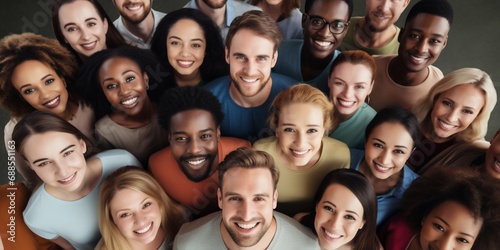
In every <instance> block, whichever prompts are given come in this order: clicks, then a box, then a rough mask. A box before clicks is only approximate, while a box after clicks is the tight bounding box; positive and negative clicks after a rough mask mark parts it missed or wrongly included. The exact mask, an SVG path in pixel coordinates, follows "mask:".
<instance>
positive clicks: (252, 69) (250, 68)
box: [244, 60, 257, 76]
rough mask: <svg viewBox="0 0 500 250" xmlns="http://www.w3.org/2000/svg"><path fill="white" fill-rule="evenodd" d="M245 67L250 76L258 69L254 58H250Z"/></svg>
mask: <svg viewBox="0 0 500 250" xmlns="http://www.w3.org/2000/svg"><path fill="white" fill-rule="evenodd" d="M244 69H245V74H247V75H249V76H251V75H254V73H255V71H256V69H257V65H256V62H253V61H252V60H248V62H247V63H246V65H245V68H244Z"/></svg>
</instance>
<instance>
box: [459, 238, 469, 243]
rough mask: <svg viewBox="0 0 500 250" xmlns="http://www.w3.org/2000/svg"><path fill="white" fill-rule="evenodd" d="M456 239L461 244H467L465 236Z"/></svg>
mask: <svg viewBox="0 0 500 250" xmlns="http://www.w3.org/2000/svg"><path fill="white" fill-rule="evenodd" d="M457 241H458V242H460V243H463V244H469V241H468V240H467V239H465V238H461V237H460V238H457Z"/></svg>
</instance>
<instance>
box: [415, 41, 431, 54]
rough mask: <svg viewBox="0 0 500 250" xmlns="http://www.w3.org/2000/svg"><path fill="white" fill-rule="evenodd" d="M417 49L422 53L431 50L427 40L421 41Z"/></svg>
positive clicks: (416, 46) (416, 45)
mask: <svg viewBox="0 0 500 250" xmlns="http://www.w3.org/2000/svg"><path fill="white" fill-rule="evenodd" d="M415 49H416V50H417V51H418V52H419V53H420V54H422V53H425V52H427V51H428V50H429V46H427V40H426V39H420V41H418V43H417V44H415Z"/></svg>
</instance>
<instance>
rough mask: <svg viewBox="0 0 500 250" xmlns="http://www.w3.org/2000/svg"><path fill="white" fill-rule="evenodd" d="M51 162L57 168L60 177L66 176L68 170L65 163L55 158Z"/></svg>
mask: <svg viewBox="0 0 500 250" xmlns="http://www.w3.org/2000/svg"><path fill="white" fill-rule="evenodd" d="M53 164H54V166H55V167H56V168H57V173H58V174H59V176H60V177H62V178H66V177H68V174H69V172H70V171H69V170H68V168H67V167H66V165H65V164H63V163H62V162H60V161H57V160H54V162H53Z"/></svg>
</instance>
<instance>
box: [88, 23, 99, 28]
mask: <svg viewBox="0 0 500 250" xmlns="http://www.w3.org/2000/svg"><path fill="white" fill-rule="evenodd" d="M96 25H97V23H95V22H89V23H87V26H88V27H94V26H96Z"/></svg>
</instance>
